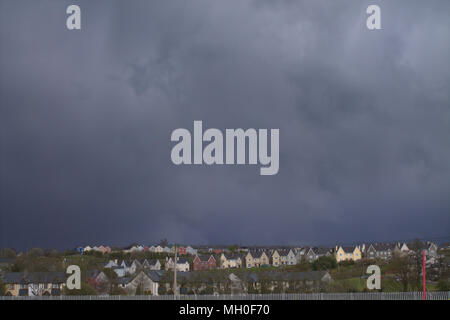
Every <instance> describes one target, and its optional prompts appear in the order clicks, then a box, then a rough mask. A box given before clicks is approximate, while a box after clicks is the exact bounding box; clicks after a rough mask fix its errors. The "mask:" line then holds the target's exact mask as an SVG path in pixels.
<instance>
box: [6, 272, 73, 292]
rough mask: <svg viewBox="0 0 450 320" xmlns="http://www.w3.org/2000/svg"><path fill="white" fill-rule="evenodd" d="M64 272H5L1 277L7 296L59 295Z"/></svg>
mask: <svg viewBox="0 0 450 320" xmlns="http://www.w3.org/2000/svg"><path fill="white" fill-rule="evenodd" d="M65 279H66V275H65V273H64V272H6V273H5V274H4V275H3V282H4V283H5V289H6V295H7V296H15V297H17V296H28V295H33V296H44V295H60V294H61V290H62V289H63V286H64V284H65V281H66V280H65Z"/></svg>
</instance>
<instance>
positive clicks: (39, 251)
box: [27, 248, 44, 258]
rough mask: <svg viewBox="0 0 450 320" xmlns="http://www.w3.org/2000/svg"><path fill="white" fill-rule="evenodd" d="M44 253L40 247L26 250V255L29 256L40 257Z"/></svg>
mask: <svg viewBox="0 0 450 320" xmlns="http://www.w3.org/2000/svg"><path fill="white" fill-rule="evenodd" d="M43 255H44V250H42V249H41V248H33V249H30V250H29V251H28V252H27V256H28V257H30V258H37V257H42V256H43Z"/></svg>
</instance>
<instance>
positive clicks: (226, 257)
mask: <svg viewBox="0 0 450 320" xmlns="http://www.w3.org/2000/svg"><path fill="white" fill-rule="evenodd" d="M241 266H242V260H241V257H239V256H238V255H230V254H225V253H222V255H221V256H220V267H221V268H222V269H230V268H240V267H241Z"/></svg>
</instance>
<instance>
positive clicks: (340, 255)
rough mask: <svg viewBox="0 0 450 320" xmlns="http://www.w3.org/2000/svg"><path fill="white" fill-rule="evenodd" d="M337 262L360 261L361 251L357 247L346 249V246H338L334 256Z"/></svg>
mask: <svg viewBox="0 0 450 320" xmlns="http://www.w3.org/2000/svg"><path fill="white" fill-rule="evenodd" d="M334 256H335V257H336V261H337V262H341V261H358V260H361V258H362V255H361V249H360V248H359V246H355V247H347V246H339V247H336V252H335V254H334Z"/></svg>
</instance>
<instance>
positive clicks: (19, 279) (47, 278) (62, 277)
mask: <svg viewBox="0 0 450 320" xmlns="http://www.w3.org/2000/svg"><path fill="white" fill-rule="evenodd" d="M3 282H4V283H9V284H12V283H15V284H28V283H34V284H36V283H64V282H66V274H65V273H64V272H6V273H5V274H4V275H3Z"/></svg>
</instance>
